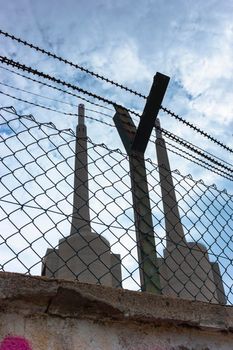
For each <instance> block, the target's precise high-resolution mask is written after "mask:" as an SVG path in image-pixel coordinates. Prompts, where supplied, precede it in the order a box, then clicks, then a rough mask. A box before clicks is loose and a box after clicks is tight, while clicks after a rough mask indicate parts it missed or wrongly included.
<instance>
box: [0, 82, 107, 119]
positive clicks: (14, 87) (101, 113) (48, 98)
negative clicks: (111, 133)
mask: <svg viewBox="0 0 233 350" xmlns="http://www.w3.org/2000/svg"><path fill="white" fill-rule="evenodd" d="M0 85H2V86H5V87H9V88H11V89H14V90H16V91H20V92H24V93H27V94H29V95H33V96H36V97H41V98H44V99H46V100H49V101H53V102H58V103H61V104H65V105H68V106H71V107H76V108H78V105H76V104H73V103H71V102H65V101H61V100H58V99H55V98H51V97H48V96H44V95H41V94H37V93H34V92H32V91H28V90H25V89H21V88H18V87H16V86H12V85H9V84H6V83H3V82H0ZM24 102H25V100H24ZM85 110H86V111H89V112H93V113H98V114H100V115H103V116H105V117H108V118H112V116H110V115H109V114H107V113H103V112H101V111H97V110H94V109H90V108H85Z"/></svg>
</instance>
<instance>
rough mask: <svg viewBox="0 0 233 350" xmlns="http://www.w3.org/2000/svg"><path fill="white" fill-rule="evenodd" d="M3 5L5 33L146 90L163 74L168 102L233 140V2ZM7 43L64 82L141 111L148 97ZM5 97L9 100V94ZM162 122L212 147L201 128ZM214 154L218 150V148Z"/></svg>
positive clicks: (7, 48)
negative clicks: (197, 131)
mask: <svg viewBox="0 0 233 350" xmlns="http://www.w3.org/2000/svg"><path fill="white" fill-rule="evenodd" d="M0 4H1V13H0V23H1V28H2V29H3V30H5V31H8V32H10V33H13V34H15V35H16V36H18V37H21V38H25V40H27V41H29V42H32V43H35V44H37V45H38V46H41V47H43V48H45V49H47V50H50V51H53V52H55V53H57V54H58V55H61V56H63V57H65V58H68V59H70V60H71V61H73V62H77V63H79V64H81V65H83V66H85V67H87V68H89V69H91V70H94V71H97V72H99V73H100V74H103V75H105V76H107V77H110V78H111V79H113V80H116V81H118V82H120V83H122V84H125V85H127V86H129V87H131V88H132V89H135V90H137V91H139V92H142V93H143V94H145V95H147V94H148V92H149V89H150V86H151V83H152V79H153V75H154V74H155V73H156V72H157V71H159V72H161V73H164V74H166V75H168V76H170V77H171V81H170V85H169V89H168V91H167V94H166V97H165V99H164V103H163V104H164V105H165V106H168V107H169V108H170V109H172V110H173V111H174V112H176V113H179V114H181V115H182V116H183V117H184V118H186V119H187V120H189V121H191V122H193V123H195V124H196V125H197V126H200V127H201V128H203V129H205V130H207V131H208V132H209V133H211V134H212V135H213V136H215V137H216V138H218V139H220V140H222V141H223V142H224V143H225V144H228V145H231V143H232V126H233V118H232V115H233V106H232V100H233V87H232V79H233V25H232V11H233V1H232V0H231V1H221V2H219V1H205V2H203V1H196V2H193V1H188V0H187V1H177V0H176V1H158V0H157V1H137V2H135V1H117V2H115V1H100V0H98V1H72V0H69V1H66V3H64V2H63V1H55V0H52V1H49V2H48V1H44V0H42V1H40V2H36V1H29V0H20V1H14V0H13V1H9V2H5V1H0ZM0 44H1V52H2V54H5V55H7V56H9V57H11V58H14V59H15V60H19V61H21V62H24V63H26V64H28V65H31V66H33V67H35V68H37V69H41V70H43V71H46V72H48V73H50V74H53V75H56V76H58V77H60V78H62V79H64V80H68V81H72V82H74V83H76V84H79V83H80V85H81V86H82V87H84V88H86V89H89V90H92V91H95V92H97V93H99V94H101V95H104V96H106V97H109V98H112V99H114V100H116V101H117V102H120V103H123V104H124V105H126V106H128V107H134V108H138V110H139V111H141V110H142V108H143V105H144V101H143V100H140V99H138V98H134V97H133V96H131V95H130V94H127V93H125V92H122V91H119V89H116V88H114V87H111V86H110V85H107V84H105V83H103V82H102V81H100V82H99V81H97V80H96V79H92V78H91V77H90V76H87V75H85V74H81V73H80V72H79V71H76V70H74V69H71V68H70V67H66V66H64V64H59V63H58V62H56V61H54V60H52V59H48V58H47V57H46V56H43V55H42V54H36V53H34V52H33V51H31V50H30V49H29V48H25V47H22V46H21V45H19V44H17V43H15V42H12V41H11V40H9V39H6V38H3V37H1V38H0ZM12 79H13V80H12ZM14 79H16V77H13V76H12V74H9V73H6V72H4V71H1V80H2V81H4V82H5V83H6V82H8V83H9V84H10V83H13V85H14V83H15V85H16V81H15V80H14ZM17 84H18V85H17V86H18V87H21V88H24V89H29V90H30V91H32V89H34V92H37V93H38V92H41V93H42V92H43V91H42V88H41V87H40V86H37V85H36V84H34V86H33V87H32V84H31V83H30V82H28V81H25V80H22V79H18V78H17ZM4 91H6V89H5V90H4ZM9 91H11V92H13V91H12V90H9V89H8V92H9ZM50 93H51V94H52V93H53V92H50ZM45 94H46V95H47V93H45ZM26 96H27V95H26ZM54 96H55V95H54ZM56 96H57V95H56ZM24 97H25V94H24ZM2 100H3V101H6V98H5V97H4V98H3V99H2V98H1V101H2ZM40 102H41V100H40ZM43 102H46V101H43ZM76 102H77V101H76ZM73 103H74V100H73ZM21 107H22V104H21ZM62 107H63V106H62ZM63 109H64V108H63ZM73 110H74V109H72V111H73ZM31 111H32V108H31V107H30V112H31ZM49 118H53V117H52V116H50V117H49ZM161 119H162V121H161V122H162V126H164V127H167V128H169V130H171V131H173V132H175V133H178V134H179V135H180V136H182V137H184V138H187V139H191V140H193V141H194V140H196V142H197V143H198V144H199V145H200V143H201V144H203V146H205V147H207V148H208V149H211V148H212V145H211V144H209V143H208V142H206V140H205V139H203V138H201V139H199V138H198V136H197V135H196V134H195V133H193V132H191V133H190V130H189V129H187V128H186V127H184V126H183V125H180V124H179V123H174V122H173V121H172V119H170V118H169V117H167V116H163V115H161ZM200 140H201V141H200ZM104 141H106V139H104ZM213 151H214V152H218V149H216V150H215V149H213ZM220 152H221V150H220ZM221 156H222V157H226V158H225V159H227V158H230V156H231V155H230V154H226V155H225V153H224V154H223V152H221Z"/></svg>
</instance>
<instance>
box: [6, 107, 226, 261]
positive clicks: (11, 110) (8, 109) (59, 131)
mask: <svg viewBox="0 0 233 350" xmlns="http://www.w3.org/2000/svg"><path fill="white" fill-rule="evenodd" d="M0 110H4V111H6V112H9V113H11V114H16V115H17V117H18V118H19V119H27V120H30V121H32V122H34V123H35V124H36V125H37V126H38V127H39V128H40V130H41V127H42V126H44V127H47V128H52V129H53V130H55V131H57V134H58V135H61V134H67V133H68V134H69V136H72V137H73V138H74V139H75V138H76V136H75V133H74V131H73V130H72V129H58V128H57V127H56V126H55V125H54V124H53V123H51V122H49V123H41V122H39V121H37V120H36V118H35V117H34V116H33V115H32V114H30V115H20V114H18V113H17V112H16V110H15V108H14V107H1V108H0ZM11 121H12V120H11ZM7 123H9V122H7ZM87 141H88V143H90V144H91V145H92V146H93V147H101V148H103V149H105V150H106V151H108V152H109V154H113V153H117V154H119V155H121V156H122V157H124V158H128V157H127V154H125V153H124V152H122V151H121V150H120V149H111V148H109V147H108V146H107V145H106V144H103V143H101V144H96V143H94V142H93V141H92V140H91V139H90V138H87ZM14 155H16V153H15V152H14ZM145 161H146V162H148V163H149V164H151V165H153V167H154V169H155V170H156V171H158V165H157V164H155V163H154V162H153V161H152V160H151V159H150V158H147V159H146V160H145ZM161 166H162V167H163V166H164V165H161ZM172 174H174V175H179V176H180V177H181V178H183V179H187V180H191V181H192V182H193V183H194V184H195V185H198V184H200V185H202V186H204V187H205V188H206V189H211V188H212V189H214V190H217V191H218V192H219V193H224V194H227V195H228V196H229V198H233V196H232V195H230V194H228V192H227V191H226V190H222V191H220V190H218V189H217V187H216V185H210V186H207V185H206V184H205V183H204V182H203V180H194V179H193V177H192V176H191V175H190V174H189V175H185V176H184V175H182V174H181V173H180V171H179V170H174V171H172ZM1 201H3V202H6V203H7V202H8V203H10V204H14V205H20V206H21V207H22V208H23V207H28V208H32V209H38V210H43V211H45V212H49V211H51V212H53V213H55V214H61V215H64V216H66V218H69V217H70V215H68V214H65V213H64V212H58V211H54V210H51V209H45V208H42V207H41V206H39V207H36V206H31V205H28V204H27V203H26V204H20V203H17V202H11V201H8V200H5V199H4V198H3V197H2V198H1ZM22 208H21V209H22ZM92 222H93V223H96V224H100V225H104V226H106V224H104V223H99V222H95V221H92ZM111 227H112V226H111ZM115 228H118V229H124V228H123V227H118V226H116V227H115ZM127 231H132V232H135V230H134V229H131V228H129V229H127ZM177 245H178V246H181V247H182V246H183V245H182V243H177ZM194 250H195V248H194ZM196 251H197V252H198V251H199V250H197V249H196ZM209 254H210V255H213V256H215V254H213V253H212V252H211V251H210V252H209ZM218 257H220V258H224V259H227V260H230V261H232V259H230V258H229V257H226V256H224V255H219V256H218Z"/></svg>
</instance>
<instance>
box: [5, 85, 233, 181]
mask: <svg viewBox="0 0 233 350" xmlns="http://www.w3.org/2000/svg"><path fill="white" fill-rule="evenodd" d="M0 84H1V83H0ZM0 94H3V95H5V96H7V97H10V98H12V99H14V100H17V101H19V102H24V103H26V104H29V105H32V106H35V107H38V108H42V109H45V110H48V111H52V112H55V113H59V114H61V115H66V116H71V117H78V114H77V113H69V112H65V111H60V110H57V109H54V108H51V107H47V106H44V105H41V104H38V103H34V102H30V101H27V100H24V99H21V98H19V97H15V96H12V95H10V94H8V93H4V92H3V91H1V90H0ZM86 118H87V119H90V120H92V121H96V122H99V123H101V124H104V125H107V126H110V127H112V128H115V125H113V124H110V123H108V122H105V121H103V120H100V119H96V118H93V117H91V116H88V115H87V116H86ZM156 128H157V129H159V130H160V131H162V132H163V133H164V134H165V135H166V136H167V137H168V138H170V139H172V140H173V141H175V142H177V143H179V144H181V145H182V146H184V147H186V148H188V149H189V150H191V151H192V152H194V153H196V154H198V155H199V156H201V157H203V158H205V159H207V160H208V161H210V162H212V163H213V164H215V165H217V166H220V167H222V168H224V169H226V170H228V171H229V172H231V173H233V169H231V168H229V167H228V166H226V165H224V164H222V163H221V162H219V161H217V160H215V159H214V158H213V157H210V156H209V155H206V154H205V153H204V152H202V151H199V150H198V149H196V148H195V146H194V145H191V144H190V143H188V142H187V141H186V140H184V139H180V138H179V137H178V136H176V135H174V134H173V133H171V132H169V131H168V130H165V129H163V128H159V127H156ZM179 150H180V151H181V149H179ZM183 153H185V151H183ZM176 154H177V155H180V156H182V155H181V154H179V153H177V152H176ZM183 158H185V157H184V156H183ZM195 158H196V157H195ZM186 159H187V160H189V161H192V159H189V158H187V157H186ZM196 159H197V158H196ZM199 161H202V162H203V160H200V159H199ZM194 163H195V162H194ZM204 163H205V162H204ZM199 165H200V164H199ZM209 170H210V169H209ZM216 173H217V172H216ZM217 174H218V175H220V176H221V174H220V173H217ZM223 174H225V175H227V176H223V177H225V178H227V179H228V180H231V178H230V177H229V174H228V173H226V172H223Z"/></svg>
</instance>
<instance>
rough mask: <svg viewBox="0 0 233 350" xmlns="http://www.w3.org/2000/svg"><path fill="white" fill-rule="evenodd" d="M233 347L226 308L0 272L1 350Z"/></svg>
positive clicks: (232, 315) (232, 323)
mask: <svg viewBox="0 0 233 350" xmlns="http://www.w3.org/2000/svg"><path fill="white" fill-rule="evenodd" d="M17 344H18V347H16V346H17ZM232 344H233V309H232V308H231V307H227V306H220V305H216V304H207V303H202V302H194V301H189V300H181V299H178V298H168V297H161V296H156V295H153V294H149V293H137V292H132V291H127V290H121V289H113V288H109V287H104V286H96V285H88V284H84V283H78V282H69V281H61V280H54V279H47V278H42V277H28V276H22V275H20V274H10V273H0V350H13V349H14V350H15V349H19V350H42V349H43V350H45V349H46V350H55V349H56V350H71V349H72V350H79V349H82V350H89V349H93V350H104V349H113V350H210V349H211V350H221V349H223V350H230V349H231V350H232V348H233V345H232Z"/></svg>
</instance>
